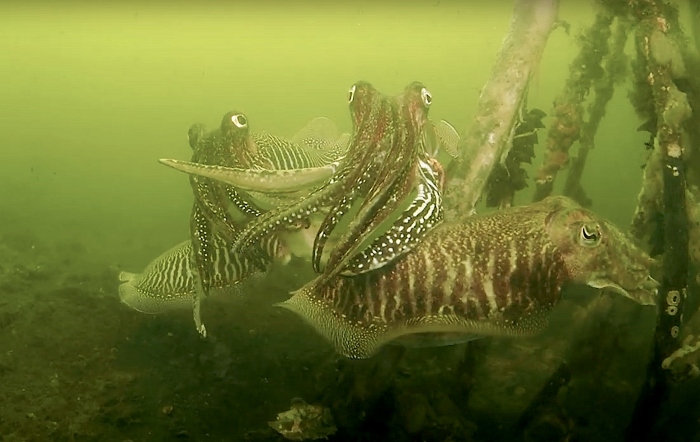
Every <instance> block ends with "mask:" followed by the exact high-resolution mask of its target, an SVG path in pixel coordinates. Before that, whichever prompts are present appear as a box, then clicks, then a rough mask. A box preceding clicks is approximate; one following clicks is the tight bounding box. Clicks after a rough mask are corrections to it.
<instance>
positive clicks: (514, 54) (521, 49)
mask: <svg viewBox="0 0 700 442" xmlns="http://www.w3.org/2000/svg"><path fill="white" fill-rule="evenodd" d="M558 8H559V1H558V0H516V2H515V8H514V11H513V20H512V22H511V25H510V31H509V33H508V36H507V37H506V40H505V41H504V43H503V47H502V48H501V52H500V53H499V55H498V59H497V60H496V65H495V66H494V70H493V73H492V76H491V79H490V80H489V81H488V83H487V84H486V86H485V87H484V89H483V91H482V93H481V97H480V98H479V106H478V109H477V113H476V116H475V117H474V121H473V122H472V124H471V126H470V127H469V128H468V130H467V132H466V135H465V136H464V137H462V140H461V142H460V143H461V145H460V156H459V157H458V158H457V159H455V161H454V167H453V169H452V170H451V171H450V176H449V182H448V183H447V188H446V192H445V195H444V202H445V215H446V218H447V219H448V220H459V219H463V218H465V217H467V216H469V215H470V214H471V213H472V211H473V210H474V206H475V205H476V203H477V202H478V200H479V198H480V197H481V194H482V192H483V189H484V186H485V185H486V182H487V180H488V178H489V176H490V175H491V171H492V170H493V168H494V165H495V164H497V163H498V162H500V161H502V160H503V159H504V158H505V157H506V155H507V154H508V150H509V148H510V144H511V138H512V135H513V128H514V126H515V123H516V121H517V115H518V111H519V109H520V108H521V105H522V103H523V99H524V97H525V94H526V92H527V85H528V82H529V79H530V75H531V74H532V72H533V71H534V70H535V69H536V68H537V66H538V65H539V63H540V59H541V58H542V52H543V50H544V47H545V44H546V43H547V39H548V37H549V34H550V32H551V30H552V28H553V26H554V22H555V20H556V18H557V12H558Z"/></svg>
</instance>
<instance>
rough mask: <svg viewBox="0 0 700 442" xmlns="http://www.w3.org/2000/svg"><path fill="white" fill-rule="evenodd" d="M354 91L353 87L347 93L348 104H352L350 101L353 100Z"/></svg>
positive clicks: (354, 87)
mask: <svg viewBox="0 0 700 442" xmlns="http://www.w3.org/2000/svg"><path fill="white" fill-rule="evenodd" d="M355 89H356V86H355V85H353V86H352V87H351V88H350V90H349V91H348V103H352V101H353V100H354V99H355Z"/></svg>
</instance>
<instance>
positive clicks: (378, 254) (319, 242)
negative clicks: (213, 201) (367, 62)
mask: <svg viewBox="0 0 700 442" xmlns="http://www.w3.org/2000/svg"><path fill="white" fill-rule="evenodd" d="M432 101H433V98H432V95H431V94H430V92H429V91H428V90H427V89H426V88H425V87H424V86H423V85H422V84H421V83H418V82H414V83H411V84H410V85H408V86H407V87H406V88H405V89H404V91H403V93H402V94H399V95H397V96H387V95H384V94H382V93H380V92H379V91H378V90H377V89H375V88H374V87H373V86H372V85H371V84H369V83H367V82H364V81H361V82H358V83H356V84H354V85H353V86H352V87H351V88H350V91H349V93H348V103H349V108H350V114H351V119H352V123H353V132H352V136H351V138H350V144H349V146H348V149H347V153H346V154H345V156H344V157H343V159H342V161H341V162H340V164H339V165H338V167H337V170H336V171H335V172H334V174H333V176H332V177H331V178H330V180H328V181H327V182H326V183H325V184H324V185H322V186H321V187H320V188H318V189H316V190H314V191H313V192H311V193H310V194H309V195H308V197H306V198H304V199H302V200H299V201H298V202H297V203H294V204H291V205H286V206H282V207H279V208H278V209H273V210H270V211H269V212H267V213H264V214H262V215H261V216H259V217H258V218H256V219H254V220H252V221H251V222H250V224H249V225H248V226H246V228H245V230H244V231H243V233H242V234H241V235H240V236H239V237H238V239H237V240H236V241H235V243H234V247H236V248H238V249H240V250H242V251H246V250H249V249H250V248H251V247H252V246H254V244H255V243H256V242H257V241H259V240H260V239H261V238H264V237H266V236H267V235H270V234H272V233H274V232H277V231H279V230H281V229H285V228H288V227H289V226H296V225H298V224H299V223H300V222H301V221H302V220H304V219H306V218H307V217H308V216H310V215H312V214H314V213H317V212H319V211H325V212H326V214H325V217H324V219H323V221H322V222H321V224H320V227H319V229H318V233H317V234H316V238H315V241H314V246H313V250H312V264H313V267H314V269H315V270H316V271H317V272H319V273H321V272H323V276H322V281H327V280H330V279H332V278H333V277H335V276H337V275H339V274H341V273H342V274H344V275H357V274H362V273H365V272H369V271H371V270H374V269H377V268H381V267H382V266H384V265H386V264H387V263H389V262H391V261H392V260H394V259H395V258H397V257H399V256H401V255H403V254H406V253H408V252H410V250H411V249H413V248H414V247H416V246H417V245H418V244H419V243H420V241H421V239H422V238H423V237H424V236H425V235H426V234H427V233H428V232H429V231H430V229H432V228H433V227H434V226H436V225H437V224H439V223H440V222H441V220H442V204H441V196H440V187H441V185H442V175H441V166H440V164H439V163H438V162H437V160H435V159H434V157H433V156H432V155H431V154H432V153H433V152H435V150H436V144H437V143H439V141H440V139H441V138H440V137H439V133H438V131H436V130H435V125H433V124H432V123H431V122H430V120H429V119H428V109H429V107H430V105H431V104H432ZM450 127H451V126H450ZM219 172H220V174H219V175H218V177H216V178H217V179H220V180H225V181H226V182H228V183H234V184H235V183H236V178H235V177H233V175H230V176H229V177H228V178H224V177H225V175H226V170H225V168H222V169H220V171H219ZM194 173H198V172H194ZM350 213H352V214H353V216H352V217H351V218H352V219H350V220H349V222H348V225H347V227H346V228H345V229H343V233H341V234H340V235H339V237H338V238H337V240H336V242H335V244H336V245H335V247H333V249H332V251H331V252H330V253H329V256H328V257H327V261H326V263H325V268H324V269H322V268H321V267H322V266H321V260H322V257H323V252H324V247H325V245H326V243H327V241H328V239H329V237H330V236H331V234H332V233H333V232H334V230H335V229H336V227H337V226H338V225H339V223H340V222H341V220H344V219H348V218H350V217H346V215H348V214H350ZM319 283H320V282H319Z"/></svg>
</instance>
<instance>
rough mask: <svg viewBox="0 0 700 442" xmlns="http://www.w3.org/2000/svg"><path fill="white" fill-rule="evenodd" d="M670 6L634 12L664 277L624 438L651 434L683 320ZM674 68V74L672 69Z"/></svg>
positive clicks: (679, 112)
mask: <svg viewBox="0 0 700 442" xmlns="http://www.w3.org/2000/svg"><path fill="white" fill-rule="evenodd" d="M673 12H674V11H673V10H671V9H670V6H669V5H667V4H665V3H663V2H662V1H660V0H638V1H637V2H635V3H634V4H633V13H634V15H635V17H636V18H637V20H639V24H638V26H637V32H636V44H637V50H638V53H640V54H641V55H642V57H643V61H644V62H645V63H646V70H645V72H646V74H647V81H648V83H649V85H650V87H651V92H652V96H653V102H654V108H655V114H656V135H657V140H658V143H659V151H658V152H657V153H658V154H659V155H660V158H661V160H662V161H663V167H662V171H661V173H662V182H663V196H662V207H663V230H664V256H663V278H662V281H661V288H660V289H659V297H658V308H659V315H658V319H657V325H656V331H655V334H654V349H653V354H652V359H651V361H650V363H649V366H648V369H647V370H648V371H647V381H646V383H645V385H644V388H643V390H642V392H641V394H640V397H639V400H638V402H637V406H636V408H635V412H634V415H633V417H632V421H631V422H630V425H629V427H628V432H627V435H626V436H627V440H635V441H638V440H649V439H651V438H653V436H651V435H650V430H651V429H652V428H653V423H654V422H655V420H656V418H657V417H658V412H659V410H660V409H661V407H662V406H663V404H664V402H665V401H666V399H667V398H668V395H669V389H670V384H671V375H670V373H669V372H668V371H667V370H665V369H664V368H663V367H662V363H663V361H664V360H665V359H666V358H667V357H668V356H670V355H671V354H673V352H674V351H675V350H676V349H677V348H678V347H679V344H680V343H679V342H678V341H679V336H680V332H681V330H680V329H681V326H682V323H683V320H682V318H683V306H684V304H685V298H686V293H687V285H688V220H687V213H686V184H685V167H684V163H683V155H682V153H683V148H682V126H683V123H684V122H685V120H687V119H688V118H689V117H690V115H691V112H692V111H691V108H690V105H689V104H688V101H687V98H686V95H685V94H684V93H682V92H681V91H680V90H678V87H677V85H676V82H675V81H674V76H675V77H676V78H678V77H679V75H678V68H679V66H678V65H677V64H676V63H674V60H675V59H677V58H676V57H674V54H678V53H679V49H678V46H677V44H676V42H675V41H674V39H673V38H672V36H671V35H670V31H671V28H672V25H671V20H670V19H669V14H670V13H673ZM674 74H675V75H674Z"/></svg>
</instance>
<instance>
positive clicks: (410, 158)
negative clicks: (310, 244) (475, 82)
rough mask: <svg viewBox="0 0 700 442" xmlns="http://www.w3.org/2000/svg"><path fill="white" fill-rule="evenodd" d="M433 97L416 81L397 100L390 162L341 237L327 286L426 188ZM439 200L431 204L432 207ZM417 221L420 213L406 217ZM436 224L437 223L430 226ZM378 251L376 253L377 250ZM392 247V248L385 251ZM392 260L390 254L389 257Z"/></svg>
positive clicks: (408, 245)
mask: <svg viewBox="0 0 700 442" xmlns="http://www.w3.org/2000/svg"><path fill="white" fill-rule="evenodd" d="M426 94H427V96H428V97H429V93H428V92H427V91H426V89H425V88H424V87H423V86H422V85H421V84H420V83H413V84H411V85H410V86H408V87H407V88H406V90H405V91H404V94H403V95H402V96H401V97H400V98H399V99H395V100H392V102H391V107H390V109H391V113H392V114H391V115H390V122H389V124H387V126H388V127H389V128H390V131H389V133H388V134H387V135H388V136H385V138H384V140H383V143H385V145H387V146H390V147H389V149H388V151H387V155H386V157H385V158H380V159H381V160H382V161H381V162H380V163H379V172H378V178H377V179H376V180H374V182H372V185H371V187H370V189H369V191H368V194H367V197H366V199H365V201H364V202H363V204H362V205H361V207H360V211H359V213H358V215H357V216H355V217H354V219H353V221H352V222H351V223H350V226H349V227H348V229H347V231H346V233H345V234H344V235H342V236H341V238H340V239H339V241H338V243H337V245H336V247H335V248H334V249H333V251H332V252H331V253H330V256H329V259H328V262H327V265H326V270H325V271H324V274H323V276H322V277H321V278H320V279H319V281H318V282H317V283H320V284H323V283H325V282H326V281H327V280H329V279H331V278H333V277H334V276H336V275H337V274H338V273H340V272H341V271H344V270H345V266H346V265H347V263H348V261H350V260H351V259H352V258H353V257H354V256H356V255H357V254H358V253H359V252H360V251H361V250H362V247H363V245H364V244H365V243H366V242H367V240H368V238H369V237H370V236H371V235H373V234H375V231H376V229H377V228H378V227H379V225H380V224H382V223H383V222H384V221H385V220H387V219H388V218H389V216H390V215H391V214H393V213H394V212H395V211H396V210H397V209H398V207H399V206H400V205H401V204H402V203H403V202H404V200H405V198H406V197H407V196H408V195H409V194H411V192H412V191H413V190H414V189H416V188H417V187H418V188H420V184H419V183H420V182H421V178H422V177H423V174H422V166H421V164H426V165H427V163H425V161H423V160H422V158H425V157H426V156H427V154H426V150H425V147H426V146H425V145H424V143H423V139H424V127H425V126H427V124H428V117H427V110H428V107H429V106H430V104H431V101H432V98H430V99H429V100H428V98H427V97H426ZM422 198H423V195H420V194H419V195H418V196H417V197H416V198H414V201H413V203H412V204H411V205H414V204H416V202H419V200H420V199H422ZM436 202H437V201H434V200H431V204H433V203H436ZM431 211H437V212H438V213H440V211H441V207H440V206H434V207H433V208H432V209H431ZM406 215H407V216H408V217H409V218H410V219H414V218H415V217H416V215H417V213H409V214H406ZM404 222H405V221H404V220H403V219H400V220H398V221H397V222H395V223H394V225H396V226H397V228H400V227H401V226H400V224H401V223H404ZM432 227H433V226H432V225H431V226H430V228H432ZM423 233H424V232H423V231H421V232H420V233H418V234H417V238H416V241H415V242H412V243H406V244H405V245H404V246H405V247H404V251H408V250H410V248H411V247H413V246H414V245H415V244H416V243H417V242H418V240H419V239H420V237H422V235H423ZM387 235H389V233H385V234H383V235H382V236H381V237H380V242H378V243H372V244H371V245H370V251H369V252H368V253H370V254H377V253H379V252H378V250H379V248H380V247H382V244H383V242H382V241H381V239H389V238H387ZM375 247H376V249H375ZM384 249H386V247H384ZM385 256H386V257H387V258H389V256H390V254H386V255H385ZM391 259H393V258H390V259H388V260H383V261H376V262H375V265H376V266H377V267H379V266H381V265H384V264H386V263H387V262H390V261H391Z"/></svg>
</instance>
